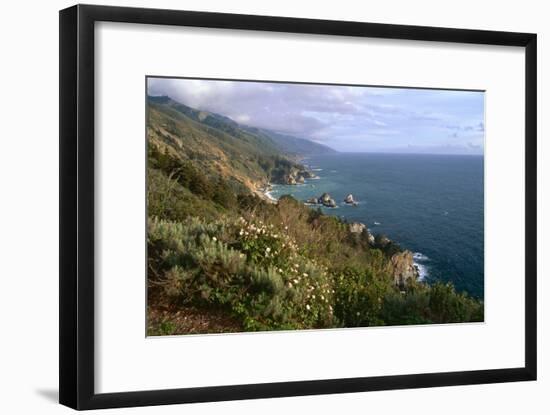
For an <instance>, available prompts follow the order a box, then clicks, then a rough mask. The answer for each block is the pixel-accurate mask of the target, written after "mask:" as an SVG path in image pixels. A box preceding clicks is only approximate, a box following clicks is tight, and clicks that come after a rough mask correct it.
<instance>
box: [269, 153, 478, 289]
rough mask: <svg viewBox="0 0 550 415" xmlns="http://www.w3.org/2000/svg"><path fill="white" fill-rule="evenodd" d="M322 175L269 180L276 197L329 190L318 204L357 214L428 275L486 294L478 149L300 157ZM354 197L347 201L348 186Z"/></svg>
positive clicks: (345, 215)
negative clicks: (472, 152) (294, 181)
mask: <svg viewBox="0 0 550 415" xmlns="http://www.w3.org/2000/svg"><path fill="white" fill-rule="evenodd" d="M303 163H304V164H305V165H307V166H308V167H309V168H310V169H312V170H313V171H314V172H315V174H316V175H318V176H319V177H318V178H317V179H310V180H307V181H306V183H305V184H302V185H274V186H273V190H272V191H271V192H270V193H269V194H270V196H272V197H274V198H279V197H280V196H282V195H285V194H290V195H292V196H294V197H295V198H296V199H299V200H303V201H305V200H306V199H309V198H311V197H319V196H320V195H321V194H322V193H323V192H327V193H329V194H330V195H331V196H332V197H333V198H334V200H336V202H337V203H338V206H337V207H336V208H325V207H323V208H322V210H323V212H324V213H326V214H329V215H336V216H339V217H342V218H344V219H347V220H348V221H349V222H352V221H357V222H362V223H364V224H365V225H367V227H368V228H369V229H370V231H371V232H372V233H373V234H377V233H381V234H385V235H387V236H388V237H389V238H390V239H391V240H393V241H395V242H397V243H399V244H400V245H401V246H402V247H403V248H405V249H408V250H410V251H412V252H413V253H414V258H415V262H416V263H417V265H418V267H419V270H420V275H421V278H422V279H423V280H425V281H426V282H428V283H431V282H434V281H445V282H446V281H450V282H452V283H453V284H454V285H455V287H456V289H457V290H458V291H466V292H468V293H469V294H470V295H473V296H475V297H478V298H483V288H484V284H483V272H484V266H483V257H484V255H483V228H484V226H483V224H484V222H483V156H460V155H419V154H374V153H335V154H330V155H322V156H314V157H309V158H307V159H304V160H303ZM350 193H351V194H353V197H354V199H355V200H356V201H357V202H358V204H357V206H355V207H353V206H350V205H347V204H345V203H344V201H343V200H344V198H345V197H346V195H348V194H350Z"/></svg>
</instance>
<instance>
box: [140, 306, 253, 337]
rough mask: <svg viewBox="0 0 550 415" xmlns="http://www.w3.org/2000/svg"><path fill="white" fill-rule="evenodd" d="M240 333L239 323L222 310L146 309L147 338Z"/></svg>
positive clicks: (165, 307)
mask: <svg viewBox="0 0 550 415" xmlns="http://www.w3.org/2000/svg"><path fill="white" fill-rule="evenodd" d="M242 331H244V330H243V327H242V324H241V323H240V321H238V320H237V319H235V318H233V317H232V316H230V315H228V314H227V312H225V311H223V310H203V309H198V308H196V307H189V306H152V307H149V309H148V315H147V335H148V336H163V335H178V334H206V333H236V332H242Z"/></svg>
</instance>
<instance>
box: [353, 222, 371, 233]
mask: <svg viewBox="0 0 550 415" xmlns="http://www.w3.org/2000/svg"><path fill="white" fill-rule="evenodd" d="M366 230H367V227H366V225H365V224H364V223H361V222H352V223H350V224H349V231H350V232H351V233H363V232H365V231H366Z"/></svg>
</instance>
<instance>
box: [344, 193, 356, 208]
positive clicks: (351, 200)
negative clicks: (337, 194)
mask: <svg viewBox="0 0 550 415" xmlns="http://www.w3.org/2000/svg"><path fill="white" fill-rule="evenodd" d="M344 202H346V203H347V204H349V205H353V204H354V203H355V200H353V195H352V194H351V193H350V194H349V195H347V196H346V198H345V199H344Z"/></svg>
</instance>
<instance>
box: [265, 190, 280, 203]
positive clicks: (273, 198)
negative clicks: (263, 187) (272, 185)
mask: <svg viewBox="0 0 550 415" xmlns="http://www.w3.org/2000/svg"><path fill="white" fill-rule="evenodd" d="M264 195H266V196H267V198H268V199H269V200H272V201H274V202H276V201H277V198H276V197H274V196H273V195H272V194H271V191H267V192H264Z"/></svg>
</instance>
